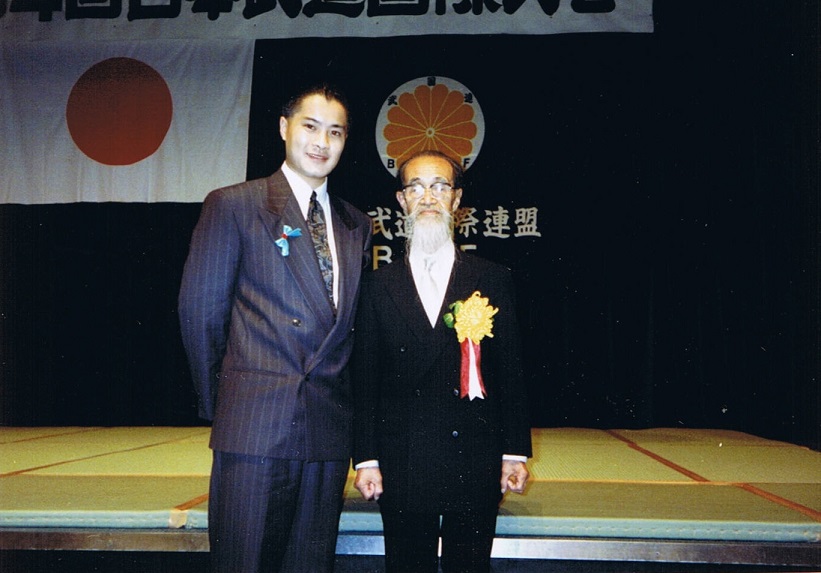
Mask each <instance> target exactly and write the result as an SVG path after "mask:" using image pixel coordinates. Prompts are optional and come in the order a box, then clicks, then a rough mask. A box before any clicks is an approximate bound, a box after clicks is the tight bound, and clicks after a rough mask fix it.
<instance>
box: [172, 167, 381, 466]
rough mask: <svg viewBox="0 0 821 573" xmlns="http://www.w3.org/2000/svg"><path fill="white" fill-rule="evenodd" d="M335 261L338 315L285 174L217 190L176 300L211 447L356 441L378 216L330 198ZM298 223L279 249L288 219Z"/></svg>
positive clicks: (295, 451)
mask: <svg viewBox="0 0 821 573" xmlns="http://www.w3.org/2000/svg"><path fill="white" fill-rule="evenodd" d="M331 210H332V214H331V216H332V217H333V228H334V238H335V242H336V249H337V256H338V257H339V267H340V277H339V284H340V287H339V292H340V300H339V301H337V307H338V308H337V314H336V319H335V320H334V314H333V309H332V307H331V305H330V302H329V301H328V297H327V294H326V291H325V286H324V283H323V281H322V276H321V273H320V270H319V265H318V263H317V259H316V254H315V252H314V247H313V243H312V242H311V235H310V233H309V232H308V229H307V226H306V223H305V219H304V217H303V215H302V212H301V211H300V208H299V204H298V203H297V200H296V198H295V197H294V195H293V192H292V191H291V188H290V186H289V185H288V182H287V179H286V178H285V176H284V174H282V172H281V171H277V172H276V173H274V174H273V175H272V176H271V177H268V178H266V179H259V180H255V181H250V182H245V183H241V184H238V185H233V186H230V187H226V188H222V189H218V190H216V191H212V192H211V193H210V194H209V195H208V197H207V198H206V199H205V202H204V204H203V209H202V213H201V215H200V219H199V221H198V223H197V226H196V228H195V229H194V233H193V236H192V240H191V248H190V252H189V255H188V259H187V261H186V264H185V269H184V273H183V278H182V287H181V290H180V296H179V313H180V324H181V328H182V336H183V343H184V345H185V349H186V352H187V355H188V359H189V363H190V367H191V373H192V376H193V379H194V384H195V386H196V389H197V394H198V396H199V412H200V415H201V416H202V417H203V418H205V419H209V420H211V419H212V420H213V428H212V433H211V447H212V448H214V449H217V450H221V451H227V452H234V453H243V454H252V455H260V456H272V457H278V458H289V459H308V460H329V459H336V460H343V459H345V458H346V457H348V456H349V455H350V446H351V435H350V429H351V416H352V403H351V387H350V378H349V376H348V373H347V370H346V366H347V363H348V359H349V357H350V353H351V349H352V338H351V331H352V329H353V326H354V315H355V312H356V303H357V299H358V295H359V284H360V276H361V271H362V269H363V266H364V265H365V264H366V263H367V261H368V260H369V250H370V241H371V220H370V218H369V217H368V216H367V215H365V214H364V213H362V212H360V211H359V210H357V209H356V208H354V207H353V206H352V205H350V204H348V203H346V202H345V201H342V200H341V199H338V198H334V197H333V196H332V198H331ZM284 225H288V226H290V227H292V228H300V229H301V230H302V236H301V237H292V238H290V239H289V243H290V254H289V255H288V256H283V254H282V253H281V252H280V249H279V247H277V246H276V244H275V241H276V240H277V239H278V238H279V237H280V236H281V235H282V233H283V226H284Z"/></svg>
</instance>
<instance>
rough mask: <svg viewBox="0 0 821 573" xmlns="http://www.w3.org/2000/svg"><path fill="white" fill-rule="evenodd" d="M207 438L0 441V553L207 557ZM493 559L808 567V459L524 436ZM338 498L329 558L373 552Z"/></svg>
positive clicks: (572, 433)
mask: <svg viewBox="0 0 821 573" xmlns="http://www.w3.org/2000/svg"><path fill="white" fill-rule="evenodd" d="M209 431H210V430H209V428H187V427H186V428H176V427H113V428H102V427H61V428H49V427H37V428H11V427H5V428H3V427H0V550H29V549H86V550H115V551H116V550H123V551H207V549H208V541H207V535H206V528H207V521H208V515H207V496H208V474H209V470H210V463H211V454H210V450H209V449H208V436H209ZM533 442H534V457H533V459H532V460H531V462H530V464H529V466H530V470H531V474H532V479H531V483H530V484H529V485H528V488H527V490H526V492H525V495H522V496H517V495H515V494H508V495H507V497H506V498H505V500H504V502H503V504H502V506H501V510H500V517H499V521H498V526H497V539H496V541H495V543H494V557H495V558H498V559H504V558H507V559H562V560H576V559H587V560H606V561H623V560H626V561H669V562H687V563H742V564H760V565H789V566H795V565H802V566H818V567H821V453H819V452H815V451H812V450H809V449H807V448H804V447H801V446H796V445H792V444H789V443H785V442H779V441H773V440H767V439H764V438H760V437H756V436H752V435H749V434H744V433H740V432H733V431H725V430H688V429H666V428H657V429H645V430H595V429H583V428H551V429H534V430H533ZM352 475H353V474H351V476H349V481H348V484H347V487H346V494H345V495H346V500H345V509H344V512H343V515H342V519H341V522H340V539H339V545H338V548H337V552H338V553H339V554H340V555H379V554H381V553H382V552H383V545H382V538H381V521H380V518H379V513H378V510H377V507H376V505H375V504H374V503H372V502H365V501H364V500H362V499H361V497H360V496H359V493H358V492H356V490H354V489H353V487H352V483H351V481H352V480H351V479H350V478H352Z"/></svg>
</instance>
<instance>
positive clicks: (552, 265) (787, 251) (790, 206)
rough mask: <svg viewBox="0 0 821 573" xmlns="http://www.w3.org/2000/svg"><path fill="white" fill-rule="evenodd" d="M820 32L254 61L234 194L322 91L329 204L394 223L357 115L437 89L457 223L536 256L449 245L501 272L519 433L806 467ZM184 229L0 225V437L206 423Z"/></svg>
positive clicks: (699, 7)
mask: <svg viewBox="0 0 821 573" xmlns="http://www.w3.org/2000/svg"><path fill="white" fill-rule="evenodd" d="M717 4H720V6H719V5H717ZM818 18H819V10H818V7H817V6H816V3H815V2H811V1H790V2H782V1H766V2H765V1H744V2H741V1H733V2H721V3H713V2H698V3H691V2H686V3H682V2H673V1H657V2H656V3H655V6H654V19H655V21H656V31H655V33H653V34H571V35H554V36H525V37H522V36H505V35H494V36H447V37H425V36H421V37H417V38H382V39H367V38H357V39H320V38H312V39H300V40H269V41H260V42H258V43H257V49H256V56H255V66H254V90H253V95H252V102H251V125H252V129H251V131H250V134H249V159H248V177H249V178H253V177H258V176H264V175H267V174H269V173H270V172H271V171H273V170H274V169H276V167H278V165H279V164H280V162H281V161H282V153H283V150H282V147H281V142H279V141H278V139H279V138H278V136H277V135H276V133H275V127H276V120H277V117H278V108H279V104H280V102H281V99H282V98H283V97H284V96H285V95H288V94H289V93H290V91H291V90H292V89H293V86H294V85H295V84H296V83H298V82H301V81H302V80H304V79H306V78H307V77H308V76H310V75H311V74H313V73H314V72H316V71H317V70H319V71H321V74H322V76H324V77H328V78H330V79H333V80H336V81H337V82H338V83H339V84H340V85H341V86H342V87H343V89H344V90H345V91H346V92H347V93H348V94H349V96H350V97H351V99H352V112H353V118H354V122H355V123H354V131H353V133H352V135H351V138H350V139H349V143H348V146H347V148H346V151H345V155H344V157H343V161H342V163H341V165H340V167H339V168H338V169H337V171H336V172H335V173H334V175H333V176H332V183H331V185H332V191H334V192H337V193H339V194H340V195H343V196H345V197H346V198H348V199H349V200H351V201H353V202H354V203H356V204H357V205H359V206H360V207H362V208H363V209H364V210H373V209H375V208H376V207H380V206H381V207H390V208H393V207H394V200H393V198H392V195H393V193H392V189H393V182H392V179H391V176H390V174H389V173H388V172H387V171H386V170H385V169H384V168H383V167H382V165H381V164H380V159H379V156H378V154H377V151H376V147H375V143H374V130H375V122H376V116H377V112H378V110H379V109H380V108H381V106H382V103H383V101H384V99H385V98H386V97H387V96H388V95H389V94H390V93H391V92H392V91H393V90H395V89H396V88H397V87H398V86H400V85H402V84H403V83H405V82H407V81H409V80H411V79H414V78H418V77H428V76H438V77H447V78H452V79H454V80H456V81H458V82H460V83H461V84H464V85H465V86H467V87H468V88H469V89H470V90H471V91H472V92H473V94H474V95H475V97H476V98H477V100H478V101H479V102H480V105H481V107H482V110H483V113H484V119H485V128H486V133H485V138H484V144H483V146H482V151H481V153H480V155H479V157H478V158H477V160H476V162H475V164H474V165H473V166H472V167H471V168H470V169H469V170H468V173H467V175H468V185H467V188H466V197H465V199H464V200H463V204H464V205H469V206H473V207H476V208H477V209H478V210H479V211H480V212H484V210H491V209H495V208H497V207H503V208H507V209H510V210H511V211H512V210H513V209H515V208H519V207H536V208H538V225H539V231H540V233H541V236H540V237H530V238H524V237H519V238H510V239H506V240H503V239H494V238H485V237H481V236H476V237H472V238H471V239H470V241H469V242H471V243H473V244H475V245H476V249H477V252H478V254H480V255H482V256H486V257H488V258H491V259H494V260H498V261H501V262H504V263H505V264H507V265H508V266H510V267H511V268H512V269H513V271H514V276H515V279H516V281H517V285H518V288H519V307H520V308H519V312H520V316H521V320H522V324H523V328H524V329H525V334H526V348H525V350H526V356H527V361H526V362H527V368H528V371H527V375H528V379H529V389H530V394H531V396H530V398H531V399H530V404H531V419H532V423H533V425H534V426H538V427H549V426H584V427H601V428H610V427H622V428H623V427H651V426H678V427H710V428H726V429H734V430H740V431H746V432H751V433H755V434H758V435H762V436H765V437H771V438H776V439H785V440H790V441H793V442H797V443H803V444H806V445H809V446H811V447H814V448H818V447H819V423H820V421H821V420H820V418H819V410H820V408H819V396H820V395H821V392H820V389H821V388H820V385H819V377H818V376H819V352H821V346H820V345H819V329H820V328H821V326H820V322H819V320H820V319H819V309H818V306H819V298H820V297H821V290H819V250H818V245H819V238H820V237H819V226H818V223H819V203H818V152H819V148H818V121H819V113H818V110H819V89H818V87H819V68H818V54H819V35H818V34H819V26H818ZM199 208H200V206H199V204H170V203H162V204H114V203H100V204H66V205H31V206H24V205H0V424H3V425H142V424H154V425H192V424H199V423H201V421H200V420H198V419H197V417H196V409H195V397H194V394H193V390H192V388H191V383H190V378H189V375H188V370H187V364H186V361H185V357H184V354H183V351H182V346H181V343H180V340H179V330H178V326H177V316H176V295H177V289H178V287H179V279H180V273H181V271H182V265H183V262H184V260H185V256H186V253H187V248H188V240H189V237H190V234H191V230H192V229H193V226H194V224H195V223H196V220H197V217H198V214H199ZM376 243H377V244H380V245H389V246H392V247H393V248H394V249H395V250H398V249H399V248H400V244H399V243H398V242H397V241H388V240H387V239H386V238H385V237H376Z"/></svg>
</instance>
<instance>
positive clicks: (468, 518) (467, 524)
mask: <svg viewBox="0 0 821 573" xmlns="http://www.w3.org/2000/svg"><path fill="white" fill-rule="evenodd" d="M381 513H382V525H383V529H384V534H385V565H386V571H387V573H437V571H438V570H439V557H438V554H439V537H440V536H441V538H442V560H441V561H442V563H441V564H442V571H443V573H488V572H489V571H490V552H491V549H492V548H493V536H494V534H495V532H496V515H497V513H498V504H495V505H485V506H483V507H475V508H471V509H467V510H464V511H453V512H450V511H448V512H444V513H442V514H439V513H416V512H408V511H402V510H396V509H394V508H381Z"/></svg>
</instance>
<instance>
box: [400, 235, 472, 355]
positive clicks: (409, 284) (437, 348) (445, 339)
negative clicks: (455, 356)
mask: <svg viewBox="0 0 821 573" xmlns="http://www.w3.org/2000/svg"><path fill="white" fill-rule="evenodd" d="M393 265H397V268H396V269H395V271H394V272H395V273H396V274H395V276H394V277H393V279H394V280H392V281H391V283H392V284H391V288H390V289H389V291H388V295H389V296H390V297H391V298H392V299H393V301H394V304H395V305H396V307H397V308H398V309H399V313H400V314H401V320H403V321H404V322H405V324H407V325H408V328H409V329H410V330H411V332H413V334H414V335H415V336H416V338H417V339H418V340H419V341H420V343H422V344H425V345H427V346H428V347H429V349H430V352H431V355H430V358H431V359H432V358H434V357H435V356H438V355H439V354H440V353H441V351H442V350H443V349H444V348H445V347H446V344H449V343H450V342H452V341H453V340H455V339H456V331H455V330H453V329H450V328H448V327H447V326H445V323H444V321H443V320H442V316H443V315H444V314H445V313H446V312H450V309H449V308H448V307H449V306H450V305H451V304H452V303H453V302H455V301H456V300H464V299H465V298H467V297H469V296H470V295H471V294H472V293H473V291H474V290H475V288H476V286H477V285H478V283H479V278H480V277H479V275H478V274H477V273H476V271H475V267H474V265H471V264H470V263H469V261H467V260H466V259H465V256H464V255H463V254H462V253H461V252H460V251H458V250H457V251H456V259H455V260H454V262H453V269H452V270H451V272H450V280H449V281H448V287H447V289H446V291H445V298H444V300H443V301H442V306H441V308H440V309H439V314H438V315H437V320H436V324H435V326H434V327H431V325H430V321H429V320H428V315H427V314H426V313H425V308H424V306H423V305H422V300H421V299H420V298H419V293H418V292H417V290H416V285H415V283H414V282H413V273H412V272H411V269H410V265H408V264H407V262H406V260H405V259H401V260H399V261H396V262H394V263H391V266H393ZM386 270H387V269H386Z"/></svg>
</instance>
